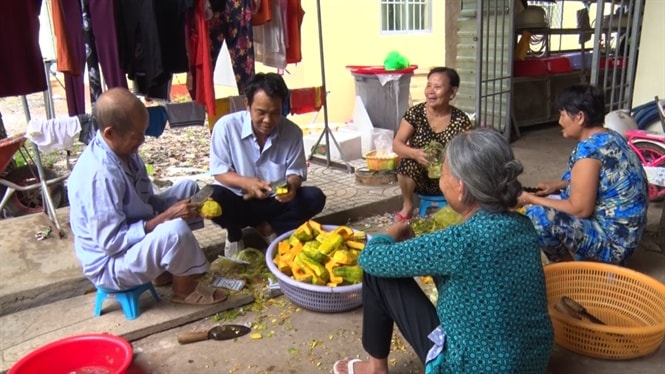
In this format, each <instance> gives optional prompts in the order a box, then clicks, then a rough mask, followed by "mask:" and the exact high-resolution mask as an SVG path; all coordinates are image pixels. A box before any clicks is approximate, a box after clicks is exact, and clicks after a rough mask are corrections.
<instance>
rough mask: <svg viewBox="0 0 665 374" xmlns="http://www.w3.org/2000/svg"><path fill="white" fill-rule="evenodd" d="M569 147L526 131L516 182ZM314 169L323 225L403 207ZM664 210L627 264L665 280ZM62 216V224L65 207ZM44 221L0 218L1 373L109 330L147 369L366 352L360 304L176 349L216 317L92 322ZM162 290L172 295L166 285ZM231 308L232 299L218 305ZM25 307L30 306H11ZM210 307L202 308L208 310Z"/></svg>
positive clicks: (255, 319)
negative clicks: (40, 349)
mask: <svg viewBox="0 0 665 374" xmlns="http://www.w3.org/2000/svg"><path fill="white" fill-rule="evenodd" d="M571 148H572V143H571V142H569V141H566V140H564V139H562V138H561V136H560V134H559V132H558V130H557V129H556V128H546V129H539V130H534V131H529V132H526V133H525V134H523V137H522V138H521V139H520V140H518V141H517V142H515V143H514V149H515V152H516V154H517V156H518V158H520V159H521V160H523V162H524V164H525V166H526V172H525V174H524V176H523V178H522V182H523V183H524V184H526V185H533V184H535V183H536V182H537V181H539V180H544V179H556V178H559V176H560V173H561V170H562V168H563V167H564V165H565V161H566V159H567V156H568V154H569V152H570V150H571ZM354 165H360V163H359V162H354ZM310 170H311V171H310V183H312V184H316V185H319V186H321V187H322V188H323V189H324V191H325V192H326V194H327V195H328V203H327V206H326V210H325V211H324V212H323V213H322V214H321V216H320V217H319V219H320V220H321V221H323V222H328V223H334V224H341V223H346V222H347V221H349V220H351V221H353V223H352V225H354V226H356V227H357V228H361V229H365V230H367V231H368V232H377V231H380V230H381V229H382V228H383V227H384V226H385V224H386V223H387V222H388V220H387V219H386V217H387V216H381V214H383V213H386V212H392V211H394V210H395V209H397V208H398V206H399V198H398V197H397V196H398V189H397V187H396V186H391V185H388V186H374V187H367V186H360V185H358V184H356V183H355V178H354V176H353V175H350V174H348V173H347V172H346V171H345V170H339V169H334V168H325V167H321V166H318V165H312V167H311V169H310ZM662 208H663V207H662V203H661V204H652V206H651V207H650V210H649V226H648V229H647V230H648V231H649V232H648V233H647V235H646V238H645V240H644V242H643V245H642V246H641V247H640V249H639V250H638V252H637V253H636V255H635V256H633V258H631V260H630V261H629V263H628V264H627V266H628V267H630V268H633V269H636V270H638V271H641V272H644V273H646V274H649V275H651V276H653V277H655V278H657V279H659V280H660V281H661V282H665V256H663V255H662V254H660V253H658V252H657V249H656V248H655V247H654V246H653V242H652V240H651V239H652V237H653V236H655V230H656V224H657V222H658V218H659V217H660V214H661V211H662ZM59 213H60V216H61V217H62V218H63V221H66V216H67V211H66V209H64V210H61V211H60V212H59ZM42 224H44V222H43V217H42V216H30V217H23V218H16V219H11V220H6V221H0V237H1V238H2V239H1V240H0V256H1V258H2V261H1V262H0V315H1V317H0V339H1V340H0V348H1V349H2V362H3V365H2V368H0V370H2V369H6V368H7V367H8V365H10V364H11V363H12V362H14V361H15V360H16V359H17V358H18V357H20V356H21V355H22V354H25V353H27V352H29V351H30V350H31V349H34V347H36V346H38V345H40V344H44V343H46V342H48V341H51V340H54V339H56V338H57V337H59V336H67V335H69V334H71V333H73V332H82V331H112V332H115V333H118V334H120V335H123V336H126V337H127V338H128V339H130V340H133V342H132V344H133V346H134V349H135V352H136V360H135V362H136V364H137V367H139V368H142V369H143V372H145V373H190V372H191V373H316V372H324V373H327V372H330V371H331V365H332V363H333V362H334V361H335V360H337V359H339V358H342V357H356V356H359V357H361V358H364V357H365V356H364V354H363V353H362V352H363V351H362V348H361V344H360V326H361V310H360V309H358V310H355V311H351V312H347V313H339V314H320V313H313V312H309V311H306V310H301V309H299V308H296V307H294V306H293V305H292V304H291V303H290V302H289V301H288V299H286V298H285V297H278V298H275V299H271V300H268V301H265V302H261V303H254V304H248V305H246V306H244V307H241V308H235V309H233V311H232V312H225V313H222V314H220V316H221V317H224V318H229V320H233V322H234V323H246V324H250V325H252V326H253V328H254V330H255V332H258V333H260V334H261V336H260V338H259V339H251V338H250V337H249V336H246V337H242V338H240V339H237V341H223V342H219V341H206V342H200V343H195V344H191V345H187V346H180V345H178V343H177V342H176V340H175V335H176V334H177V333H178V332H182V331H194V330H199V329H207V328H209V327H210V326H212V325H213V322H212V321H211V320H210V319H201V315H200V314H197V313H203V312H200V311H198V312H192V311H191V310H190V311H185V310H184V309H178V308H171V304H170V303H168V301H163V302H161V303H159V304H154V303H153V302H151V301H150V300H149V299H148V300H147V301H146V300H144V309H142V310H143V314H142V315H141V317H140V318H139V319H137V320H135V321H127V320H125V319H124V318H122V315H121V314H120V313H121V312H120V311H119V310H117V308H114V307H107V308H105V314H104V315H102V317H99V318H92V316H91V314H92V297H93V295H92V294H86V291H89V290H90V284H89V283H88V282H87V281H86V280H84V279H83V278H82V277H81V275H80V268H79V266H78V263H77V262H76V259H75V257H74V255H73V251H72V247H71V238H66V239H63V240H59V239H56V238H50V239H47V240H44V241H36V240H34V239H33V235H34V232H35V231H36V230H38V229H39V228H40V226H41V225H42ZM196 235H197V238H199V241H200V242H201V244H202V246H204V247H206V250H207V253H208V254H209V255H210V256H211V257H214V256H216V254H218V253H220V251H221V249H222V243H223V241H224V236H225V234H224V231H223V230H221V229H219V228H216V227H214V226H212V225H210V224H208V225H207V226H206V228H205V229H203V230H198V231H196ZM160 293H162V296H165V297H168V294H167V292H166V294H165V291H164V290H160ZM163 298H164V297H163ZM56 300H59V301H57V302H53V301H56ZM162 304H165V305H162ZM237 305H240V304H235V305H234V304H233V303H231V304H229V305H227V308H223V309H228V308H234V307H236V306H237ZM26 308H30V309H32V310H28V311H23V312H17V311H19V310H23V309H26ZM223 309H221V310H223ZM164 310H168V311H167V312H165V311H164ZM216 312H217V311H210V310H208V311H207V314H208V315H212V314H214V313H216ZM88 313H89V314H88ZM164 313H166V314H167V315H166V317H164ZM168 313H172V314H168ZM231 317H233V318H231ZM160 318H162V319H160ZM160 321H161V322H160ZM165 321H166V322H165ZM174 321H175V322H174ZM192 321H194V322H192ZM72 326H74V327H72ZM160 326H161V327H160ZM174 326H178V327H174ZM157 327H160V328H157ZM159 331H161V332H159ZM40 339H41V340H40ZM393 346H394V347H393V353H392V354H391V356H390V362H391V369H392V370H391V372H392V373H418V372H421V371H422V368H421V366H420V364H419V363H417V362H416V360H415V357H414V355H413V354H412V353H411V350H410V348H409V347H408V346H405V345H404V343H403V341H402V340H401V338H400V337H399V334H396V336H395V341H394V345H393ZM549 371H550V372H552V373H619V372H639V373H662V372H664V371H665V348H664V347H662V346H661V348H660V350H659V351H658V352H657V353H655V354H654V355H651V356H649V357H646V358H642V359H638V360H633V361H626V362H611V361H601V360H593V359H589V358H585V357H582V356H578V355H575V354H572V353H570V352H568V351H566V350H563V349H560V348H557V349H555V351H554V352H553V355H552V361H551V365H550V370H549Z"/></svg>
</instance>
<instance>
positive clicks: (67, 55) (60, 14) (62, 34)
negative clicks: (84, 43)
mask: <svg viewBox="0 0 665 374" xmlns="http://www.w3.org/2000/svg"><path fill="white" fill-rule="evenodd" d="M62 1H63V0H53V1H52V2H51V13H52V17H53V33H54V34H55V49H56V53H57V56H58V63H57V69H58V71H59V72H62V73H69V74H72V75H81V74H82V73H83V65H82V64H81V61H79V59H78V58H77V53H76V51H75V50H74V48H73V46H71V45H70V38H69V35H68V31H69V30H68V29H67V26H66V25H67V22H68V21H72V18H73V19H76V18H75V17H72V16H69V17H68V15H67V14H66V12H65V10H64V7H63V4H62ZM78 16H79V20H80V15H78ZM82 30H83V29H82V28H81V27H79V28H78V31H79V32H80V33H82V32H83V31H82Z"/></svg>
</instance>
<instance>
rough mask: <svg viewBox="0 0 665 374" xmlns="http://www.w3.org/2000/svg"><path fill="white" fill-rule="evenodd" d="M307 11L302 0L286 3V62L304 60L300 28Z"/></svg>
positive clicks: (292, 62) (288, 0)
mask: <svg viewBox="0 0 665 374" xmlns="http://www.w3.org/2000/svg"><path fill="white" fill-rule="evenodd" d="M304 18H305V11H304V10H303V8H302V5H301V4H300V0H287V5H286V63H287V64H295V63H298V62H300V61H302V51H301V37H300V28H301V26H302V21H303V19H304Z"/></svg>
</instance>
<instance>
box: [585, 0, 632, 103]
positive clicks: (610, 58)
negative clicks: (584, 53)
mask: <svg viewBox="0 0 665 374" xmlns="http://www.w3.org/2000/svg"><path fill="white" fill-rule="evenodd" d="M643 15H644V0H614V1H605V0H598V1H597V3H596V28H595V34H594V40H595V41H596V42H595V43H594V46H593V61H592V65H591V83H592V84H595V85H598V86H600V87H602V88H603V90H604V92H605V107H606V110H607V111H608V112H609V111H612V110H616V109H630V108H631V105H632V101H633V91H634V89H635V72H636V70H637V56H638V51H639V43H640V34H641V31H642V18H643Z"/></svg>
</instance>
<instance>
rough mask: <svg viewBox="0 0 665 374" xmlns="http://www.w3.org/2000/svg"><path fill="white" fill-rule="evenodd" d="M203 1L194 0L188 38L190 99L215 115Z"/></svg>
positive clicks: (211, 69)
mask: <svg viewBox="0 0 665 374" xmlns="http://www.w3.org/2000/svg"><path fill="white" fill-rule="evenodd" d="M205 1H206V0H196V6H195V8H194V19H193V24H192V25H191V28H192V29H191V34H190V36H189V41H188V42H189V65H190V72H191V73H192V76H193V87H192V89H191V91H190V94H191V96H192V98H193V99H194V100H195V101H196V102H197V103H199V104H201V105H203V106H205V107H206V111H207V112H208V113H212V114H214V113H215V88H214V87H213V83H212V75H213V68H212V61H211V59H210V45H209V44H208V43H209V38H208V22H207V21H206V19H205Z"/></svg>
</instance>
